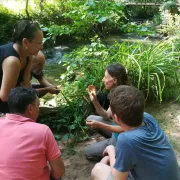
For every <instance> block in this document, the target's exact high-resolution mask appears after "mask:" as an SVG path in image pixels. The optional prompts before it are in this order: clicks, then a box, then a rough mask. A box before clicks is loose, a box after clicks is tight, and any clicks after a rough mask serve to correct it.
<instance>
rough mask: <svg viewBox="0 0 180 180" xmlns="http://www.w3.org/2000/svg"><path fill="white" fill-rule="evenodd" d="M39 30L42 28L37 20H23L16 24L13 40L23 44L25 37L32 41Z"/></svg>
mask: <svg viewBox="0 0 180 180" xmlns="http://www.w3.org/2000/svg"><path fill="white" fill-rule="evenodd" d="M38 31H41V28H40V26H39V24H38V23H37V22H32V21H30V20H22V21H20V22H18V23H17V24H16V25H15V28H14V33H13V42H14V43H15V42H16V43H18V44H21V43H22V40H23V39H24V38H27V39H28V40H30V41H32V40H33V39H34V37H35V33H36V32H38Z"/></svg>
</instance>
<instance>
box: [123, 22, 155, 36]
mask: <svg viewBox="0 0 180 180" xmlns="http://www.w3.org/2000/svg"><path fill="white" fill-rule="evenodd" d="M122 31H123V32H124V33H135V34H138V35H140V36H148V35H155V34H156V30H155V27H154V26H153V24H152V23H150V22H146V23H142V24H136V23H133V22H132V23H128V24H125V25H123V26H122Z"/></svg>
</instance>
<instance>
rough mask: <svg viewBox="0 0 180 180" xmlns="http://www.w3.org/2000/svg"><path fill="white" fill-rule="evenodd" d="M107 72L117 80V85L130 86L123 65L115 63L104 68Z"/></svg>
mask: <svg viewBox="0 0 180 180" xmlns="http://www.w3.org/2000/svg"><path fill="white" fill-rule="evenodd" d="M106 70H107V72H108V73H109V74H110V75H111V76H112V77H115V78H116V79H117V86H118V85H130V82H129V78H128V75H127V72H126V69H125V67H124V66H123V65H121V64H119V63H116V64H111V65H109V66H107V67H106Z"/></svg>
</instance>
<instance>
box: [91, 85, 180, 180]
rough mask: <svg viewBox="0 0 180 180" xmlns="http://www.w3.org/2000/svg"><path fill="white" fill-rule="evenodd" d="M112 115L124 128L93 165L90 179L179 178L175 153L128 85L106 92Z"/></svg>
mask: <svg viewBox="0 0 180 180" xmlns="http://www.w3.org/2000/svg"><path fill="white" fill-rule="evenodd" d="M110 107H111V111H112V117H113V119H114V120H115V122H116V123H117V124H119V125H120V126H121V127H122V128H123V129H124V132H123V133H121V134H119V136H118V140H117V144H116V149H115V148H114V146H112V145H110V146H108V147H107V148H106V149H105V150H104V158H103V159H102V160H101V162H100V163H97V164H96V165H95V167H94V168H93V170H92V172H91V175H92V178H93V179H94V180H161V179H162V180H170V179H173V180H179V179H180V176H179V171H178V164H177V159H176V156H175V153H174V151H173V149H172V147H171V145H170V143H169V141H168V139H167V137H166V135H165V134H164V132H163V131H162V129H161V128H160V126H159V125H158V123H157V122H156V120H155V119H154V118H153V117H152V116H151V115H150V114H148V113H144V97H143V95H142V93H141V92H140V91H139V90H138V89H136V88H134V87H131V86H124V85H122V86H118V87H116V88H115V89H114V90H112V92H111V94H110Z"/></svg>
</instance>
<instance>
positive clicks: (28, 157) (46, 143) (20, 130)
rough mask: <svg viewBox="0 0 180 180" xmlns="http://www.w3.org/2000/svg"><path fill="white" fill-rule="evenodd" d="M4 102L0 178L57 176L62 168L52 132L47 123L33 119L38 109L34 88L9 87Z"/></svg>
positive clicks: (39, 179)
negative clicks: (5, 101)
mask: <svg viewBox="0 0 180 180" xmlns="http://www.w3.org/2000/svg"><path fill="white" fill-rule="evenodd" d="M8 106H9V110H10V114H6V117H5V119H3V118H2V119H1V120H0V139H1V146H0V154H1V156H0V179H2V180H3V179H4V180H16V179H19V180H21V179H22V180H23V179H28V180H33V179H34V180H35V179H36V180H49V179H50V177H51V178H53V179H58V178H61V177H62V176H63V174H64V172H65V168H64V163H63V161H62V159H61V152H60V150H59V148H58V146H57V143H56V141H55V139H54V137H53V134H52V132H51V130H50V129H49V127H48V126H46V125H43V124H39V123H36V120H37V118H38V113H39V98H38V96H37V94H36V91H35V90H34V89H32V88H23V87H18V88H14V89H12V90H11V91H10V94H9V97H8ZM48 164H49V165H48ZM49 166H50V167H49Z"/></svg>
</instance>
